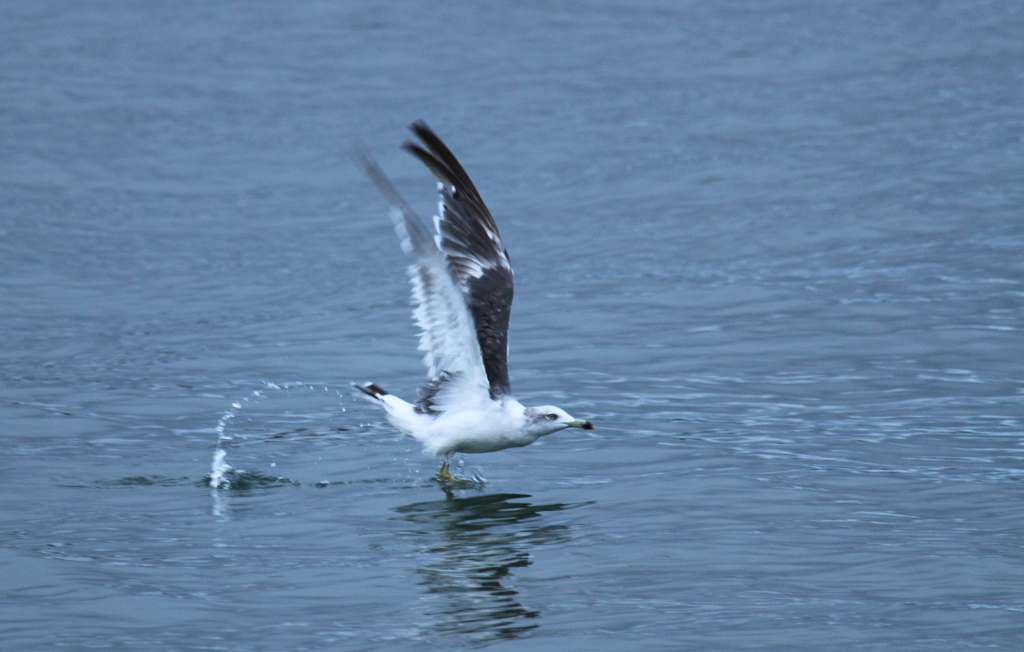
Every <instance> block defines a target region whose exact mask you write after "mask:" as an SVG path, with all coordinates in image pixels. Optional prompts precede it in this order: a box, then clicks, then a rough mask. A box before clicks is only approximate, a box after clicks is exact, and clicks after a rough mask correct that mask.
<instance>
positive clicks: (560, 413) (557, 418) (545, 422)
mask: <svg viewBox="0 0 1024 652" xmlns="http://www.w3.org/2000/svg"><path fill="white" fill-rule="evenodd" d="M526 420H527V423H528V425H529V427H530V430H532V431H534V432H536V433H539V434H538V436H543V435H550V434H551V433H553V432H558V431H559V430H565V429H566V428H583V429H584V430H593V429H594V424H592V423H590V422H589V421H584V420H583V419H574V418H573V417H572V416H571V415H570V414H569V413H568V412H566V411H565V410H563V409H562V408H557V407H555V406H554V405H542V406H540V407H531V408H526Z"/></svg>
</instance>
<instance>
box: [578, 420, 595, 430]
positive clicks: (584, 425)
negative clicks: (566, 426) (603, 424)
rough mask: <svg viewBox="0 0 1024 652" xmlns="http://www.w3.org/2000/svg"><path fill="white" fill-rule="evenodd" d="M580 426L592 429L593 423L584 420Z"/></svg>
mask: <svg viewBox="0 0 1024 652" xmlns="http://www.w3.org/2000/svg"><path fill="white" fill-rule="evenodd" d="M580 428H583V429H584V430H593V429H594V424H592V423H590V422H589V421H584V422H583V425H582V426H580Z"/></svg>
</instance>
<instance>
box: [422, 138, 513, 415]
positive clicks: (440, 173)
mask: <svg viewBox="0 0 1024 652" xmlns="http://www.w3.org/2000/svg"><path fill="white" fill-rule="evenodd" d="M410 128H411V129H412V131H413V133H414V134H416V136H418V137H419V139H420V140H421V141H422V142H423V146H421V145H419V144H417V143H412V142H407V143H406V144H405V145H404V148H405V149H406V150H408V151H409V152H411V153H412V154H414V155H415V156H416V157H417V158H419V159H420V160H421V161H423V163H424V164H425V165H426V166H427V167H428V168H430V171H431V172H433V173H434V176H436V177H437V178H438V181H439V183H438V191H439V192H440V194H441V201H440V203H439V206H438V215H437V216H435V217H434V227H435V229H436V231H437V235H435V236H434V240H435V242H436V248H437V249H439V250H440V251H441V252H442V253H443V255H444V260H445V264H446V267H447V270H448V275H449V277H450V279H451V280H452V281H453V282H454V283H455V285H456V286H457V287H458V289H459V291H460V293H461V296H462V298H463V303H464V306H465V309H467V310H468V311H469V314H470V316H471V317H472V325H473V329H474V330H475V334H476V342H477V348H476V352H477V353H478V354H479V355H480V356H481V358H482V362H483V368H484V371H485V372H486V374H487V384H488V391H489V394H490V397H491V398H492V399H498V398H500V397H502V396H508V395H511V394H512V386H511V384H510V383H509V378H508V322H509V317H510V316H511V312H512V293H513V285H514V282H513V275H512V265H511V262H510V261H509V257H508V252H507V251H505V247H504V246H503V245H502V242H501V234H500V233H499V232H498V225H497V224H495V222H494V218H493V217H491V212H490V211H489V210H487V206H486V205H485V204H484V200H483V199H481V198H480V193H479V192H477V189H476V186H474V185H473V182H472V181H471V180H470V178H469V175H468V174H466V171H465V170H464V169H463V167H462V165H460V164H459V161H458V159H456V158H455V155H454V154H452V153H451V150H449V149H448V147H447V146H445V144H444V143H443V142H441V139H440V138H438V137H437V135H436V134H434V132H433V131H431V129H430V127H428V126H427V125H426V124H425V123H423V122H415V123H413V124H412V126H411V127H410ZM424 146H425V147H424Z"/></svg>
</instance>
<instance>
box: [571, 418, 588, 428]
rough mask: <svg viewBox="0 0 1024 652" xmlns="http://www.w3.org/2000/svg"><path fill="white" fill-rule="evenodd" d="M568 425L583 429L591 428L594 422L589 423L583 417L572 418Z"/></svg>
mask: <svg viewBox="0 0 1024 652" xmlns="http://www.w3.org/2000/svg"><path fill="white" fill-rule="evenodd" d="M569 427H570V428H583V429H584V430H593V429H594V424H592V423H590V422H589V421H584V420H583V419H573V420H572V421H570V422H569Z"/></svg>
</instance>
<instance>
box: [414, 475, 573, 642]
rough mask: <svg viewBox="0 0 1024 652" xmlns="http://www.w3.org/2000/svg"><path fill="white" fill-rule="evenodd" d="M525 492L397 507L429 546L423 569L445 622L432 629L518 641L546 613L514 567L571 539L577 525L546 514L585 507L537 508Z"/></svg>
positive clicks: (433, 611) (424, 548)
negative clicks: (522, 596)
mask: <svg viewBox="0 0 1024 652" xmlns="http://www.w3.org/2000/svg"><path fill="white" fill-rule="evenodd" d="M527 498H530V496H528V495H524V494H491V495H482V496H470V497H463V498H449V499H448V500H438V501H430V502H423V503H414V504H412V505H406V506H403V507H398V508H396V510H395V511H397V512H398V513H399V514H401V516H402V518H403V519H405V520H407V521H409V522H411V523H414V524H415V525H416V527H415V528H413V529H410V530H405V531H404V532H402V534H403V535H404V536H407V537H409V538H411V539H412V540H414V541H416V542H418V543H419V544H420V545H421V549H420V553H421V554H422V556H423V558H424V560H425V561H424V563H423V565H421V566H420V567H419V568H418V569H417V572H418V573H419V574H420V576H421V578H422V580H421V582H420V585H421V586H424V587H426V592H427V595H426V599H427V600H428V602H430V603H432V604H430V606H429V607H428V611H427V613H428V614H429V615H430V616H434V617H437V621H436V622H435V623H433V625H432V628H433V629H434V630H435V631H437V632H441V633H450V634H463V635H468V636H469V637H470V638H473V639H476V640H488V639H509V638H517V637H519V636H521V635H523V634H525V633H527V632H529V631H530V630H532V629H535V628H536V627H537V622H536V620H535V619H536V618H537V617H538V616H539V615H540V614H539V612H538V611H536V610H534V609H530V608H528V607H525V606H523V605H522V604H521V603H520V602H519V594H518V591H516V589H514V588H512V586H511V579H512V569H513V568H522V567H525V566H529V565H530V564H531V563H532V561H531V559H530V549H531V548H533V547H535V546H538V545H545V544H552V543H563V542H566V541H568V540H569V528H568V527H567V526H566V525H563V524H549V523H545V522H544V520H543V514H544V512H556V511H560V510H563V509H568V508H571V507H576V506H578V504H573V505H566V504H562V503H553V504H548V505H534V504H532V503H530V502H528V501H527V500H526V499H527Z"/></svg>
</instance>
